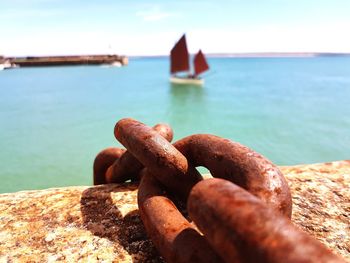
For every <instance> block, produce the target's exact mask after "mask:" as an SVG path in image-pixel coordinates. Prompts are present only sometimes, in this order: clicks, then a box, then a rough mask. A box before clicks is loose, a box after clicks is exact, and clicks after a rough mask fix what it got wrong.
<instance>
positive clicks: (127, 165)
mask: <svg viewBox="0 0 350 263" xmlns="http://www.w3.org/2000/svg"><path fill="white" fill-rule="evenodd" d="M153 130H154V131H156V132H157V133H158V134H159V135H160V136H162V137H164V138H165V139H166V140H167V141H169V142H171V141H172V139H173V135H174V134H173V130H172V128H171V127H170V126H169V125H168V124H163V123H160V124H157V125H155V126H154V127H153ZM142 168H143V165H142V163H140V162H139V161H138V160H137V159H136V158H135V157H134V156H133V155H132V154H131V153H130V151H126V152H125V153H124V154H123V155H122V156H121V157H120V158H118V159H117V160H116V161H115V162H114V163H113V164H112V165H111V166H110V167H109V168H108V169H107V171H106V182H107V183H123V182H125V181H127V180H136V179H139V178H138V176H139V173H140V171H141V170H142Z"/></svg>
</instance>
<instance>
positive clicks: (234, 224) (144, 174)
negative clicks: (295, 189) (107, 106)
mask: <svg viewBox="0 0 350 263" xmlns="http://www.w3.org/2000/svg"><path fill="white" fill-rule="evenodd" d="M114 135H115V137H116V139H117V140H118V141H119V142H120V143H121V144H122V145H123V146H125V148H126V149H127V150H123V149H119V148H116V147H114V148H107V149H105V150H103V151H101V152H100V153H99V154H98V155H97V156H96V158H95V161H94V167H93V168H94V184H104V183H122V182H125V181H127V180H140V184H139V190H138V206H139V212H140V216H141V219H142V222H143V224H144V226H145V229H146V232H147V234H148V236H149V237H150V239H151V240H152V241H153V243H154V245H155V246H156V248H157V249H158V251H159V253H160V254H161V255H162V256H163V258H164V259H165V261H166V262H184V263H185V262H186V263H188V262H276V263H277V262H287V263H289V262H290V263H291V262H293V263H294V262H345V261H343V260H342V259H341V258H339V257H338V256H336V255H334V254H333V253H332V252H330V250H329V249H327V248H326V247H325V246H324V245H323V244H321V243H320V242H318V241H317V240H316V239H314V238H312V237H311V236H309V235H308V234H306V233H305V232H303V231H301V230H300V229H298V228H297V227H295V226H294V225H293V224H292V223H291V221H290V218H291V213H292V200H291V194H290V190H289V187H288V184H287V181H286V179H285V178H284V176H283V174H282V173H281V172H280V170H279V169H278V168H277V167H276V166H275V165H274V164H273V163H271V162H270V161H269V160H267V159H266V158H265V157H263V156H262V155H260V154H258V153H256V152H254V151H253V150H251V149H249V148H248V147H245V146H243V145H241V144H239V143H235V142H232V141H230V140H227V139H223V138H220V137H217V136H214V135H209V134H197V135H192V136H188V137H186V138H183V139H181V140H179V141H177V142H175V143H173V144H171V143H170V142H171V140H172V138H173V131H172V129H171V127H170V126H168V125H166V124H158V125H156V126H154V127H153V128H151V127H148V126H146V125H145V124H143V123H140V122H138V121H136V120H133V119H130V118H128V119H122V120H120V121H118V122H117V124H116V126H115V129H114ZM197 166H204V167H206V168H207V169H208V170H209V171H210V173H211V175H212V176H213V177H214V178H211V179H205V180H204V179H203V177H202V176H201V175H200V173H199V172H198V171H197V170H196V169H195V167H197ZM169 194H170V195H171V196H174V195H176V196H178V197H179V198H180V199H182V200H183V201H185V202H187V211H188V214H189V217H190V219H191V220H193V222H190V221H188V219H186V217H185V216H184V215H183V214H182V213H181V212H180V211H179V210H178V209H177V207H176V205H175V204H174V202H173V201H172V200H171V199H170V198H169Z"/></svg>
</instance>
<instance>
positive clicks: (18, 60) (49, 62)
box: [0, 55, 129, 67]
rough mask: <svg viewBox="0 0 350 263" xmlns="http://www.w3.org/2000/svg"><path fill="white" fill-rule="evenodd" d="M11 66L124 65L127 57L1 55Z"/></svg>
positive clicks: (126, 62) (126, 63)
mask: <svg viewBox="0 0 350 263" xmlns="http://www.w3.org/2000/svg"><path fill="white" fill-rule="evenodd" d="M0 60H1V59H0ZM2 60H6V61H7V63H8V64H10V65H12V66H13V67H43V66H70V65H103V64H106V65H112V66H126V65H128V62H129V61H128V58H127V57H126V56H119V55H85V56H46V57H5V58H4V57H2Z"/></svg>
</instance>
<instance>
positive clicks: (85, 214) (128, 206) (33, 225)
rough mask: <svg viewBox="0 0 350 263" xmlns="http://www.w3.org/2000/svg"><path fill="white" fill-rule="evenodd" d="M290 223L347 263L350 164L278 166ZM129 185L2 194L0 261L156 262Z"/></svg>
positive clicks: (133, 189) (134, 192)
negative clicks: (289, 202) (288, 197)
mask: <svg viewBox="0 0 350 263" xmlns="http://www.w3.org/2000/svg"><path fill="white" fill-rule="evenodd" d="M280 168H281V170H282V171H283V173H284V174H285V176H286V178H287V179H288V181H289V184H290V187H291V190H292V196H293V205H294V207H293V218H292V220H293V222H294V223H295V224H296V225H298V226H299V227H300V228H301V229H304V230H305V231H307V232H308V233H309V234H310V235H312V236H314V237H315V238H317V239H319V240H320V241H321V242H323V243H324V244H325V245H326V246H328V247H329V248H330V249H332V250H333V251H334V252H335V253H338V254H339V255H341V256H343V257H344V258H345V259H347V260H350V225H349V221H350V190H349V189H350V161H342V162H334V163H325V164H314V165H301V166H292V167H280ZM136 195H137V186H136V185H135V184H125V185H105V186H97V187H67V188H55V189H47V190H40V191H25V192H17V193H10V194H2V195H0V262H59V261H61V262H77V261H80V262H162V259H161V258H160V257H159V256H158V253H157V251H156V250H155V248H154V247H153V245H152V243H151V242H150V241H149V240H148V239H147V236H146V234H145V231H144V228H143V225H142V222H141V221H140V218H139V216H138V210H137V202H136Z"/></svg>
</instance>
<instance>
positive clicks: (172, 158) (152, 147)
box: [114, 118, 203, 199]
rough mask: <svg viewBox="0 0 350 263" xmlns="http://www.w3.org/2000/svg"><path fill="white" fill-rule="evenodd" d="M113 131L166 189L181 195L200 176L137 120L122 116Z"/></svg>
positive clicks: (184, 193) (151, 130)
mask: <svg viewBox="0 0 350 263" xmlns="http://www.w3.org/2000/svg"><path fill="white" fill-rule="evenodd" d="M114 135H115V137H116V138H117V140H118V141H119V142H120V143H121V144H123V145H124V146H125V148H127V149H128V151H130V153H131V154H132V155H133V156H135V157H136V158H137V159H138V160H139V161H140V162H141V163H142V164H143V165H144V166H145V167H147V169H148V170H149V171H150V172H151V173H152V174H154V176H156V177H157V179H158V180H159V181H160V182H161V183H162V184H163V185H164V186H165V187H166V188H167V189H169V190H170V191H172V192H175V193H178V194H179V195H181V196H182V197H183V198H185V199H186V198H187V196H188V194H189V192H190V190H191V188H192V187H193V185H195V184H196V183H197V182H199V181H200V180H202V179H203V178H202V176H201V175H200V173H199V172H198V171H197V170H196V169H195V168H194V167H193V166H192V165H191V164H189V163H188V161H187V159H186V157H185V156H183V155H182V154H181V153H180V152H179V151H178V150H177V149H176V148H175V147H174V146H173V145H172V144H171V143H169V142H168V141H167V140H166V139H165V138H163V137H162V136H161V135H160V134H159V133H158V132H156V131H154V130H153V129H152V128H151V127H148V126H146V125H145V124H143V123H141V122H138V121H136V120H134V119H130V118H127V119H122V120H120V121H118V122H117V124H116V125H115V128H114Z"/></svg>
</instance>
